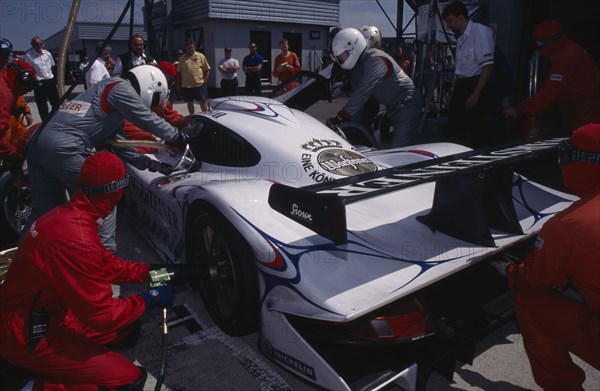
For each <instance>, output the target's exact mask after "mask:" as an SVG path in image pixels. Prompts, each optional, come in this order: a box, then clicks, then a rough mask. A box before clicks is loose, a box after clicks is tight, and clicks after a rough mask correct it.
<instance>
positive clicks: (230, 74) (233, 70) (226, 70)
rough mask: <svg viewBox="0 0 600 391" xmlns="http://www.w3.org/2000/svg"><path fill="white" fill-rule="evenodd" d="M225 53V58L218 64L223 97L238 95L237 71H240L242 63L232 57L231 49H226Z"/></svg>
mask: <svg viewBox="0 0 600 391" xmlns="http://www.w3.org/2000/svg"><path fill="white" fill-rule="evenodd" d="M224 52H225V57H224V58H222V59H220V60H219V62H218V63H217V67H218V68H219V72H221V96H232V95H238V79H237V71H238V69H240V63H239V61H238V60H236V59H235V58H233V57H232V49H231V48H229V47H227V48H225V50H224Z"/></svg>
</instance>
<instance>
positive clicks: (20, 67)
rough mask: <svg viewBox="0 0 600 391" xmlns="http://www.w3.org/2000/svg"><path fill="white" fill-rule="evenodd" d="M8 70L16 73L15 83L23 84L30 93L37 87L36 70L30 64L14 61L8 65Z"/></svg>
mask: <svg viewBox="0 0 600 391" xmlns="http://www.w3.org/2000/svg"><path fill="white" fill-rule="evenodd" d="M6 68H7V69H8V70H12V71H13V72H14V73H16V78H15V82H16V83H20V84H22V85H23V86H24V87H26V88H27V90H28V91H29V90H32V89H33V88H34V87H35V70H34V69H33V67H32V66H31V65H29V63H27V62H25V61H23V60H13V61H11V62H9V63H8V64H6Z"/></svg>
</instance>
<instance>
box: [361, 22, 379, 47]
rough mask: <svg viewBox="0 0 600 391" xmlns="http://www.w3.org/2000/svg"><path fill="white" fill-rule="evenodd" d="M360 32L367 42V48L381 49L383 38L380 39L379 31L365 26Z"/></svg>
mask: <svg viewBox="0 0 600 391" xmlns="http://www.w3.org/2000/svg"><path fill="white" fill-rule="evenodd" d="M360 32H361V33H362V35H363V37H365V41H367V48H369V49H370V48H377V49H381V47H382V46H383V38H381V31H379V29H378V28H377V27H376V26H373V25H370V24H366V25H364V26H362V27H361V28H360Z"/></svg>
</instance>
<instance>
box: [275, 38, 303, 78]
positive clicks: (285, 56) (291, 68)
mask: <svg viewBox="0 0 600 391" xmlns="http://www.w3.org/2000/svg"><path fill="white" fill-rule="evenodd" d="M279 49H281V53H279V54H278V55H277V57H275V63H274V64H273V76H275V77H276V78H277V79H278V83H279V84H281V83H283V82H284V81H286V80H287V79H289V78H291V77H292V76H294V75H295V74H296V73H298V72H299V71H300V61H298V56H297V55H296V53H294V52H292V51H290V46H289V42H288V40H287V39H285V38H283V39H282V40H281V41H279ZM297 85H298V83H297V82H292V83H290V84H288V86H287V87H286V90H291V89H293V88H294V87H296V86H297Z"/></svg>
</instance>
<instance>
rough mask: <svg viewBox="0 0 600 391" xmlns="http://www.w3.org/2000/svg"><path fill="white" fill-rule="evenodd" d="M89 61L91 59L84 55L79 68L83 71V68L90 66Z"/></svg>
mask: <svg viewBox="0 0 600 391" xmlns="http://www.w3.org/2000/svg"><path fill="white" fill-rule="evenodd" d="M89 63H90V61H89V59H88V57H87V56H83V60H82V61H81V64H79V70H80V71H82V72H83V70H84V69H85V68H86V67H87V66H88V64H89Z"/></svg>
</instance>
